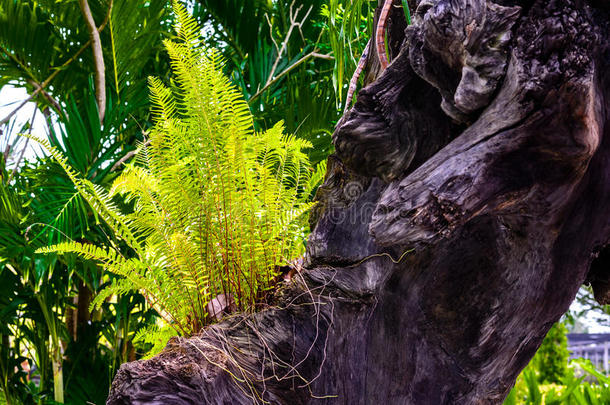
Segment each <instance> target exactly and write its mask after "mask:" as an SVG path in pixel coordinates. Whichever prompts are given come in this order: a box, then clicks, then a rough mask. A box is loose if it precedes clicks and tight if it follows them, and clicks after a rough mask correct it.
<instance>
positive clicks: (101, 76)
mask: <svg viewBox="0 0 610 405" xmlns="http://www.w3.org/2000/svg"><path fill="white" fill-rule="evenodd" d="M78 3H79V5H80V8H81V11H82V12H83V15H84V17H85V21H86V22H87V27H88V28H89V35H90V37H91V45H92V50H93V60H94V62H95V98H96V100H97V109H98V112H99V117H100V122H103V121H104V115H105V113H106V73H105V70H106V68H105V66H104V54H103V53H102V41H101V40H100V33H99V31H98V29H97V27H96V25H95V20H94V19H93V15H92V14H91V9H90V8H89V3H88V2H87V0H79V2H78ZM110 9H112V3H111V4H110ZM109 14H110V13H109Z"/></svg>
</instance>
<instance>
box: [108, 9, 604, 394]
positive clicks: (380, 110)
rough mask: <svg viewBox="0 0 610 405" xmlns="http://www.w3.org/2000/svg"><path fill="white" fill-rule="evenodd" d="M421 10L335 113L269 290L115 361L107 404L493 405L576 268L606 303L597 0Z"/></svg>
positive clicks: (565, 299)
mask: <svg viewBox="0 0 610 405" xmlns="http://www.w3.org/2000/svg"><path fill="white" fill-rule="evenodd" d="M400 12H402V11H400ZM413 20H414V24H413V25H412V26H410V27H409V28H407V29H406V31H405V32H404V33H403V34H402V35H404V41H402V45H401V52H400V53H399V54H398V55H397V56H396V58H395V59H394V60H393V61H392V63H391V64H390V66H389V67H388V69H386V70H385V71H384V72H383V73H381V74H380V76H379V77H378V78H377V80H375V81H374V82H373V83H371V84H370V85H368V86H367V87H366V88H365V89H363V90H362V91H361V92H360V93H359V95H358V101H357V103H356V104H355V106H354V108H353V109H352V110H350V111H349V112H348V113H347V114H346V115H345V116H344V117H343V118H342V120H341V122H340V123H339V126H338V128H337V130H336V132H335V134H334V143H335V146H336V155H335V156H331V157H330V159H329V166H328V167H329V169H328V173H327V177H326V180H325V183H324V185H323V186H322V187H321V188H320V190H319V192H318V200H319V201H320V204H319V205H318V206H317V208H316V209H315V210H314V212H313V213H312V217H311V218H312V223H313V225H314V226H315V228H314V231H313V233H312V234H311V236H310V238H309V244H308V252H307V262H306V263H307V264H306V266H305V267H306V268H305V269H301V270H300V271H298V272H297V276H296V277H294V278H293V279H292V281H291V282H290V283H288V284H287V285H286V286H285V287H284V288H282V289H280V290H279V291H278V293H277V297H276V303H277V305H276V306H275V307H273V308H270V309H267V310H264V311H261V312H259V313H256V314H254V315H250V316H245V315H243V316H236V317H233V318H231V319H229V320H226V321H224V322H222V323H220V324H217V325H214V326H212V327H210V328H208V329H206V331H205V332H204V333H203V334H202V335H201V336H197V337H193V338H190V339H183V338H176V339H173V340H172V341H171V342H170V343H169V344H168V346H167V348H166V349H165V351H164V352H163V353H161V354H160V355H159V356H157V357H155V358H153V359H151V360H148V361H139V362H133V363H128V364H124V365H123V366H122V367H121V369H120V371H119V373H118V375H117V376H116V378H115V381H114V384H113V387H112V391H111V395H110V398H109V400H108V403H109V404H126V403H134V404H138V403H142V404H143V403H149V404H251V403H263V400H264V401H267V402H268V403H273V404H314V403H315V404H350V405H354V404H435V405H436V404H499V403H501V402H502V400H503V399H504V398H505V396H506V395H507V394H508V392H509V390H510V388H511V386H512V385H513V384H514V381H515V379H516V377H517V375H518V374H519V372H520V371H521V369H522V368H523V367H525V365H526V364H527V363H528V361H529V360H530V359H531V357H532V356H533V355H534V353H535V351H536V349H537V348H538V346H539V345H540V343H541V342H542V339H543V338H544V336H545V334H546V333H547V331H548V330H549V328H550V327H551V326H552V324H553V323H554V322H556V321H557V320H558V319H559V317H560V316H561V315H562V314H563V313H564V312H565V311H566V310H567V309H568V307H569V305H570V303H571V302H572V300H573V298H574V297H575V295H576V292H577V290H578V288H579V286H580V285H581V284H582V283H583V282H584V281H585V280H586V279H587V280H589V281H590V282H591V283H592V285H593V288H594V289H595V295H596V297H597V298H598V299H599V300H602V301H603V300H605V301H606V302H607V301H608V297H609V294H608V290H609V286H610V274H609V270H608V269H609V267H608V265H607V264H608V262H609V261H610V259H609V256H610V253H609V251H608V250H604V248H605V247H606V246H607V245H608V243H609V238H610V120H609V119H610V73H608V72H609V70H608V67H609V66H610V6H608V2H606V1H603V0H599V1H594V0H589V1H585V0H561V1H560V0H538V1H527V0H496V1H491V0H436V1H430V0H421V1H419V2H418V7H417V11H416V12H414V13H413ZM395 42H396V40H395V39H392V43H395ZM600 252H601V253H602V254H601V255H599V259H597V261H596V260H595V258H596V257H597V255H598V254H599V253H600Z"/></svg>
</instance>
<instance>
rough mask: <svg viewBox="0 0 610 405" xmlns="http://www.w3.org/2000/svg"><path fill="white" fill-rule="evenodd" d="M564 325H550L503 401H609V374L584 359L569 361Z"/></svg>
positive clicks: (584, 404)
mask: <svg viewBox="0 0 610 405" xmlns="http://www.w3.org/2000/svg"><path fill="white" fill-rule="evenodd" d="M566 333H567V329H566V327H565V325H564V324H563V323H561V322H558V323H556V324H555V325H553V327H552V328H551V330H550V331H549V333H548V334H547V336H546V337H545V339H544V341H543V343H542V345H541V346H540V348H539V349H538V352H536V355H535V356H534V358H533V359H532V360H531V361H530V363H529V364H528V365H527V367H526V368H525V369H524V370H523V372H522V373H521V375H519V378H518V379H517V382H516V384H515V387H514V388H513V389H512V391H511V392H510V395H509V396H508V398H507V399H506V401H504V405H543V404H546V405H560V404H565V405H572V404H574V405H601V404H607V403H610V377H608V376H606V375H604V374H603V373H600V372H599V371H598V370H596V369H595V367H594V366H593V365H592V364H591V363H590V362H588V361H585V360H573V361H568V358H569V352H568V348H567V337H566Z"/></svg>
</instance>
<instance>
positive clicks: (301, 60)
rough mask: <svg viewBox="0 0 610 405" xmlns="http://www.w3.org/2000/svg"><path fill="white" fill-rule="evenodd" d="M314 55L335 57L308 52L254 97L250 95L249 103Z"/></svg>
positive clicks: (328, 57) (317, 56)
mask: <svg viewBox="0 0 610 405" xmlns="http://www.w3.org/2000/svg"><path fill="white" fill-rule="evenodd" d="M314 57H315V58H319V59H326V60H332V59H333V57H332V56H330V55H323V54H319V53H317V52H310V53H308V54H307V55H305V56H303V57H302V58H301V59H299V60H297V61H296V62H294V63H293V64H292V65H290V66H289V67H287V68H286V69H285V70H283V71H282V73H280V74H279V75H277V76H276V77H275V78H274V79H273V80H271V81H270V82H268V83H267V84H265V86H264V87H263V88H262V89H260V90H259V91H257V92H256V93H255V94H254V95H253V96H252V97H250V99H249V100H248V104H250V103H252V101H253V100H255V99H257V98H258V97H260V95H261V94H263V93H264V92H265V91H266V90H267V89H268V88H269V87H271V86H273V85H274V84H275V83H277V82H278V81H279V80H280V79H281V78H282V77H284V76H286V75H287V74H288V73H290V72H291V71H292V70H294V68H296V67H297V66H299V65H300V64H302V63H303V62H305V61H307V60H308V59H309V58H314Z"/></svg>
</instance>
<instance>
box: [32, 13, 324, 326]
mask: <svg viewBox="0 0 610 405" xmlns="http://www.w3.org/2000/svg"><path fill="white" fill-rule="evenodd" d="M175 11H176V15H177V16H178V21H177V33H178V38H179V41H178V42H173V41H166V42H165V46H166V48H167V50H168V53H169V55H170V59H171V64H172V70H173V72H174V73H175V78H174V83H175V85H176V88H175V89H174V90H173V91H172V90H171V89H170V88H168V87H166V86H165V85H163V84H162V82H161V81H160V80H159V79H156V78H152V79H150V88H151V99H152V101H153V111H154V112H155V117H156V125H155V126H154V127H153V129H152V130H151V131H150V133H149V136H150V138H149V140H148V141H147V142H146V143H144V144H142V145H141V147H140V150H139V151H138V154H137V158H136V164H131V165H129V166H128V167H127V169H126V170H125V171H123V173H122V174H121V175H120V176H119V177H118V178H117V179H116V180H115V182H114V184H113V187H112V192H111V193H110V194H108V193H106V192H105V191H104V190H103V188H102V187H100V186H97V185H95V184H93V183H92V182H90V181H88V180H86V179H83V178H79V177H78V175H77V174H76V172H75V171H74V170H73V169H72V167H71V166H70V165H68V162H67V159H66V158H64V157H63V155H62V154H61V153H59V152H58V151H57V149H56V148H54V147H52V146H51V145H50V144H49V143H48V142H47V141H46V140H39V142H40V143H41V144H43V145H44V146H45V148H46V149H47V150H48V151H49V153H50V154H51V155H52V156H53V157H54V158H55V159H56V160H57V162H59V164H60V165H61V166H62V168H63V169H64V170H65V171H66V172H67V173H68V175H69V176H70V179H71V180H72V181H73V183H74V184H75V186H76V188H77V189H78V191H79V193H80V195H81V196H83V197H84V198H85V200H87V202H88V203H89V204H90V205H91V206H92V207H94V209H95V211H96V212H97V214H98V215H99V216H100V217H101V218H103V219H104V221H105V222H106V223H107V224H108V226H109V227H110V228H111V230H112V232H113V233H114V235H115V239H116V240H118V241H124V242H125V243H126V244H127V245H128V246H129V247H130V248H131V249H132V250H133V251H134V252H135V254H136V257H129V258H128V257H125V256H124V255H123V254H122V253H121V250H120V249H119V248H118V247H117V245H116V244H114V246H112V245H111V246H108V247H103V248H100V247H97V246H95V245H93V244H88V243H81V242H76V241H69V242H64V243H60V244H57V245H54V246H51V247H48V248H42V249H39V251H40V252H44V253H54V252H57V253H78V254H79V255H81V256H82V257H83V258H85V259H95V260H96V261H98V262H100V263H101V264H102V265H103V267H104V268H105V270H107V271H110V272H112V273H114V274H117V275H120V276H121V278H120V279H116V280H115V281H114V282H113V283H112V284H111V285H109V286H107V287H106V288H105V289H104V290H103V291H102V292H101V293H100V294H99V295H97V297H96V298H95V299H94V301H93V307H94V308H95V307H97V306H99V305H101V304H102V303H103V302H105V301H106V299H108V298H109V297H111V296H113V295H115V294H116V295H124V294H126V293H127V292H129V291H132V290H134V289H137V290H139V291H140V292H141V293H142V294H143V295H144V296H145V297H146V299H147V302H148V303H149V305H150V306H151V307H152V308H154V309H155V310H156V311H157V313H159V314H160V316H161V317H162V318H163V319H164V320H165V322H166V323H167V324H168V325H169V326H171V327H173V328H174V329H175V330H176V331H177V332H178V333H180V334H183V335H192V334H194V333H196V332H198V331H199V330H200V329H201V327H203V326H204V325H205V324H207V323H209V322H210V321H211V320H212V319H214V317H215V316H216V315H217V314H216V313H215V311H214V309H213V308H214V305H213V303H211V301H212V299H214V298H215V297H219V296H221V295H222V297H223V299H224V300H226V301H227V302H230V301H234V302H235V305H236V307H237V308H238V309H240V310H245V309H247V308H253V307H254V305H255V302H256V299H257V297H260V296H261V295H262V294H264V292H265V290H267V289H268V288H269V287H270V286H271V281H272V279H273V277H275V276H276V272H275V267H276V266H277V265H281V264H285V263H286V262H287V261H288V260H289V259H291V258H294V257H296V256H297V255H299V254H302V250H303V244H302V241H303V237H304V235H305V231H306V230H305V221H304V214H305V213H306V212H307V211H308V209H309V208H310V207H311V203H310V202H309V200H310V197H311V193H312V191H313V189H314V187H315V186H317V184H318V183H319V181H320V180H321V177H322V173H323V169H324V167H323V165H322V166H320V169H319V170H317V171H316V172H314V171H313V170H312V168H311V165H310V163H309V160H308V158H307V155H306V154H305V153H304V152H303V150H304V149H305V148H309V147H311V144H310V143H309V142H307V141H305V140H302V139H297V138H295V137H293V136H287V135H284V134H283V128H282V126H281V125H276V126H274V127H273V128H271V129H269V130H267V131H264V132H262V133H258V134H254V133H253V132H252V115H251V114H250V112H249V109H248V105H247V104H246V102H245V101H244V100H243V98H242V96H241V94H240V93H239V92H238V91H237V90H236V89H235V88H234V86H233V85H232V84H231V83H230V81H229V80H228V79H227V78H226V77H225V76H224V75H223V74H222V73H221V59H220V55H219V54H218V53H217V52H216V51H214V50H208V49H206V48H204V47H203V44H202V43H201V42H200V40H199V36H198V32H199V28H198V25H197V23H196V22H195V20H194V19H192V18H191V17H190V16H189V15H188V13H187V12H186V10H185V9H184V8H183V7H182V6H180V5H176V7H175ZM117 193H118V194H122V195H124V196H125V198H126V201H128V202H133V204H134V211H133V213H132V214H129V215H124V214H122V213H121V212H120V210H119V209H117V208H116V207H115V206H114V204H113V203H112V201H111V197H112V195H113V194H117Z"/></svg>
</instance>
